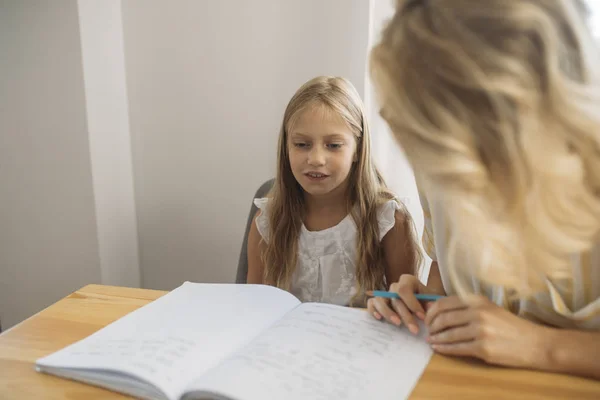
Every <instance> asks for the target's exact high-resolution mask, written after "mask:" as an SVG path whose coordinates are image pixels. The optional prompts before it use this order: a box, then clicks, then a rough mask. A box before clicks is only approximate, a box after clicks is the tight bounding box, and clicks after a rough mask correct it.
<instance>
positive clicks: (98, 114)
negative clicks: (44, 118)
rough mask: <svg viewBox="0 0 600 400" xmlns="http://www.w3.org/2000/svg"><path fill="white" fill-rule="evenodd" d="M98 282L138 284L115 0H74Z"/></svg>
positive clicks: (122, 58)
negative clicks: (94, 215) (81, 64)
mask: <svg viewBox="0 0 600 400" xmlns="http://www.w3.org/2000/svg"><path fill="white" fill-rule="evenodd" d="M77 6H78V7H77V8H78V11H79V28H80V35H81V51H82V61H83V75H84V86H85V99H86V103H85V106H86V111H87V128H88V129H87V131H88V136H89V144H90V162H91V165H92V181H93V187H94V197H95V211H96V223H97V228H98V251H99V255H100V272H101V278H102V283H103V284H106V285H118V286H133V287H136V286H139V285H140V268H139V260H138V234H137V216H136V210H135V198H134V191H133V172H132V161H131V137H130V133H129V109H128V100H127V87H126V82H125V81H126V77H125V53H124V51H123V23H122V19H121V0H102V1H98V0H78V2H77Z"/></svg>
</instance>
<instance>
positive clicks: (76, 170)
mask: <svg viewBox="0 0 600 400" xmlns="http://www.w3.org/2000/svg"><path fill="white" fill-rule="evenodd" d="M77 19H78V18H77V3H76V1H75V0H53V1H27V0H20V1H4V2H1V3H0V71H1V73H0V319H1V321H2V327H3V328H7V327H9V326H11V325H13V324H15V323H17V322H19V321H21V320H22V319H24V318H26V317H28V316H29V315H31V314H33V313H35V312H37V311H39V310H40V309H42V308H44V307H46V306H47V305H49V304H51V303H53V302H55V301H56V300H58V299H60V298H61V297H63V296H65V295H67V294H68V293H70V292H71V291H74V290H76V289H78V288H80V287H81V286H83V285H85V284H87V283H91V282H96V283H98V282H100V269H99V257H98V248H97V240H96V219H95V213H94V194H93V189H92V179H91V168H90V159H89V144H88V136H87V133H86V132H87V131H86V118H85V97H84V86H83V71H82V66H81V49H80V43H79V28H78V20H77Z"/></svg>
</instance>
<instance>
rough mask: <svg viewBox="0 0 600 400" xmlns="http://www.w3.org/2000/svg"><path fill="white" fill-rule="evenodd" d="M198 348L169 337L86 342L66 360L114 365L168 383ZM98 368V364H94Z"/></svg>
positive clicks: (179, 338)
mask: <svg viewBox="0 0 600 400" xmlns="http://www.w3.org/2000/svg"><path fill="white" fill-rule="evenodd" d="M197 345H198V343H196V342H195V341H193V340H191V339H189V338H184V337H178V336H175V335H169V336H166V337H160V338H154V339H153V338H122V339H116V338H115V339H102V340H95V341H88V342H86V343H82V345H80V346H73V347H71V348H70V349H69V350H68V354H67V355H69V356H78V357H86V358H89V359H90V360H92V359H94V362H95V363H98V362H99V361H101V360H110V361H111V362H114V361H118V363H119V364H120V365H122V366H123V367H126V368H127V367H128V368H127V369H129V370H131V372H134V373H137V374H139V375H140V376H144V377H145V378H147V379H148V378H149V379H154V378H155V377H157V376H160V380H165V381H166V382H171V381H173V380H174V379H176V378H177V377H178V376H179V375H180V374H181V373H183V372H186V371H185V370H184V368H183V365H182V364H181V361H182V360H184V359H185V358H186V357H188V356H189V354H190V352H191V351H192V350H193V349H194V348H195V347H196V346H197ZM94 365H98V364H94Z"/></svg>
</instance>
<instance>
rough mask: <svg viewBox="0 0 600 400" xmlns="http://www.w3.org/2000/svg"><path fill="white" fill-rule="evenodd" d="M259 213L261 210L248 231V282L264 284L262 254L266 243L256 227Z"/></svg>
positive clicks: (258, 212)
mask: <svg viewBox="0 0 600 400" xmlns="http://www.w3.org/2000/svg"><path fill="white" fill-rule="evenodd" d="M259 215H260V210H259V211H257V213H256V215H255V216H254V219H253V220H252V224H251V225H250V232H248V275H247V277H246V279H247V283H255V284H262V283H263V276H264V265H263V262H262V259H261V256H260V255H261V252H262V250H263V247H264V245H265V244H264V241H263V240H262V238H261V236H260V233H259V232H258V228H257V227H256V218H257V217H258V216H259Z"/></svg>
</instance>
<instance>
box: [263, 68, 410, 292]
mask: <svg viewBox="0 0 600 400" xmlns="http://www.w3.org/2000/svg"><path fill="white" fill-rule="evenodd" d="M315 105H316V106H321V107H325V108H326V110H328V111H331V112H334V113H335V114H337V115H339V116H340V117H342V119H343V120H344V121H345V122H346V123H347V124H348V126H349V128H350V129H351V131H352V132H353V133H354V136H355V139H356V144H357V146H356V147H357V150H356V152H357V153H356V154H357V161H356V162H355V163H354V165H353V167H352V170H351V171H350V177H349V179H350V181H349V185H348V190H349V193H348V196H347V199H348V204H347V206H348V209H351V210H352V217H353V219H354V221H355V223H356V226H357V230H358V235H357V249H358V252H357V253H358V259H357V260H356V277H357V282H358V286H359V287H358V293H359V294H360V293H362V291H364V290H374V289H383V288H385V283H386V282H385V265H384V264H385V261H384V259H383V251H382V247H381V245H380V241H379V226H378V222H377V209H378V207H379V206H380V205H382V204H383V203H385V202H386V201H388V200H390V199H395V196H394V195H393V194H392V193H391V192H390V191H389V190H388V188H387V186H386V184H385V182H384V180H383V178H382V176H381V174H380V173H379V171H378V170H377V168H376V167H375V165H374V163H373V160H372V159H371V137H370V132H369V124H368V123H367V119H366V117H365V111H364V108H363V104H362V101H361V99H360V96H359V95H358V93H357V92H356V89H355V88H354V86H353V85H352V84H351V83H350V81H348V80H346V79H344V78H339V77H326V76H320V77H317V78H314V79H311V80H310V81H308V82H306V83H305V84H304V85H302V87H300V89H298V91H297V92H296V93H295V94H294V96H293V97H292V99H291V100H290V102H289V103H288V105H287V108H286V110H285V113H284V117H283V122H282V124H281V131H280V134H279V144H278V148H279V150H278V160H277V166H278V168H277V176H276V179H275V184H274V187H273V189H272V190H271V192H270V194H269V197H271V201H270V205H269V216H268V217H269V226H270V232H269V238H270V239H269V241H268V243H265V247H264V251H263V263H264V266H265V282H266V283H268V284H271V285H275V286H278V287H282V288H285V289H288V288H289V286H290V283H291V278H292V274H293V273H294V270H295V268H296V261H297V251H298V238H299V233H300V229H301V226H302V223H303V219H304V212H305V205H304V192H303V190H302V187H301V186H300V184H299V183H298V182H297V181H296V179H295V178H294V175H293V173H292V169H291V167H290V161H289V154H288V130H289V129H290V125H291V124H293V122H294V120H295V119H297V117H298V116H299V115H300V114H301V112H302V111H303V110H306V109H307V108H308V107H311V106H315ZM399 205H400V206H401V209H402V210H403V211H404V215H405V218H404V223H405V228H406V230H407V231H408V232H409V233H410V235H409V237H408V238H407V242H406V243H404V244H403V245H404V246H406V256H407V258H408V260H407V262H409V263H411V264H412V265H413V267H414V269H415V270H416V268H417V267H418V265H419V262H420V251H419V247H418V245H417V244H416V243H417V241H416V236H415V233H414V232H415V230H414V224H413V221H412V218H411V217H410V214H409V213H408V211H407V210H406V208H404V206H403V205H402V203H400V202H399ZM399 245H402V244H399Z"/></svg>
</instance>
